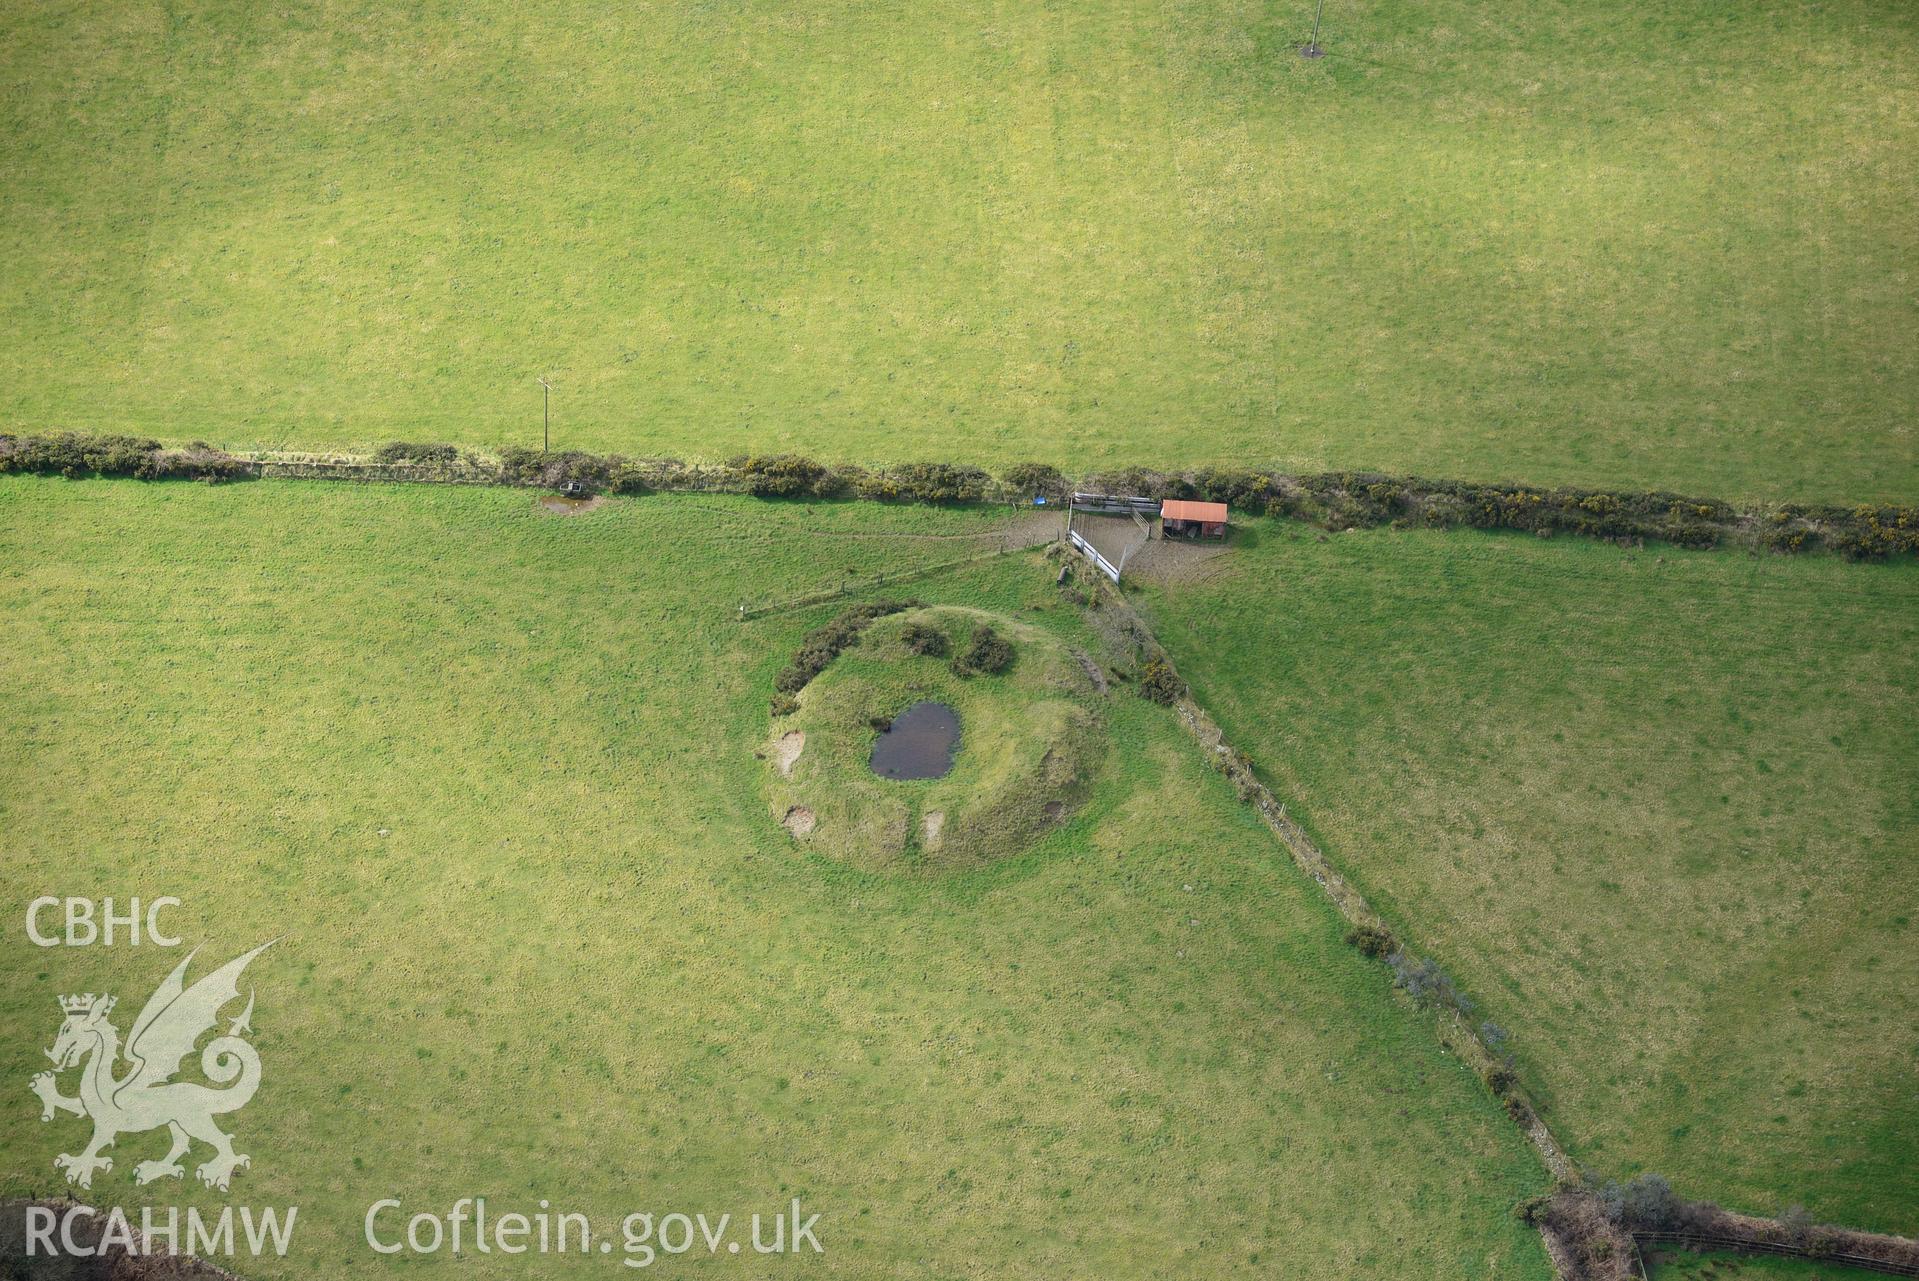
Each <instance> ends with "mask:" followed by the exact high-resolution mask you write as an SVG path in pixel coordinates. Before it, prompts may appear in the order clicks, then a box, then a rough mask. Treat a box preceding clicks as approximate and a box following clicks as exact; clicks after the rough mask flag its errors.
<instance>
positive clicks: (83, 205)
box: [0, 0, 1919, 500]
mask: <svg viewBox="0 0 1919 1281" xmlns="http://www.w3.org/2000/svg"><path fill="white" fill-rule="evenodd" d="M1310 10H1311V6H1310V4H1309V3H1308V0H1297V2H1296V3H1291V4H1282V5H1272V6H1260V5H1248V4H1244V3H1230V4H1228V3H1217V2H1209V3H1200V2H1198V0H1179V2H1176V3H1172V4H1147V3H1141V2H1139V0H1098V2H1097V3H1092V2H1089V0H1069V2H1067V3H1057V4H1047V5H1023V6H1022V5H1009V4H1003V3H978V2H968V3H957V4H946V5H937V6H924V5H920V6H898V5H885V6H875V5H871V4H849V3H829V4H819V5H810V6H807V7H805V8H804V9H795V8H793V7H792V6H787V5H769V4H749V3H727V4H685V3H673V4H661V5H648V6H624V7H620V8H618V9H608V8H606V7H605V6H600V5H588V4H579V3H571V2H569V0H536V2H535V3H516V4H502V3H479V4H473V3H466V4H458V5H455V4H446V3H439V4H427V5H412V6H402V7H394V6H386V5H370V4H364V3H360V4H354V3H332V4H313V3H294V4H290V5H278V6H258V5H253V6H243V5H233V4H224V3H205V2H204V0H184V2H183V3H177V4H171V5H160V4H156V3H150V2H140V3H126V2H123V0H116V2H114V3H101V2H99V0H78V2H76V3H69V4H59V5H45V4H29V3H22V2H19V0H14V2H12V3H9V4H7V5H6V7H5V12H4V18H3V19H0V21H3V22H4V26H5V31H6V39H5V40H4V41H0V138H4V139H5V143H6V145H5V146H4V147H0V188H4V190H5V191H6V193H7V195H6V200H5V201H4V203H3V204H0V326H4V329H5V331H6V334H7V341H6V342H5V343H4V344H0V426H5V427H9V428H16V429H17V428H31V429H43V428H46V427H50V426H67V427H76V428H78V427H87V428H103V429H104V428H111V429H131V430H137V431H141V432H145V433H149V434H153V435H157V436H160V437H162V438H165V439H168V440H175V441H183V440H188V439H191V438H195V437H199V438H205V439H207V440H210V441H213V442H215V443H224V444H230V445H249V446H250V445H259V446H269V447H272V446H288V445H290V446H294V447H318V446H333V445H344V444H352V443H369V442H374V441H379V440H384V439H387V438H390V437H396V436H398V437H406V438H411V439H427V438H441V439H447V440H454V441H459V442H462V443H466V444H470V445H474V446H479V447H497V446H500V445H502V444H505V443H509V442H517V443H523V444H524V443H533V442H537V441H538V439H539V431H540V419H539V414H540V399H539V390H538V387H537V386H536V383H535V379H536V378H537V377H538V376H540V375H543V374H545V375H551V376H552V378H553V380H554V382H555V385H556V392H555V400H554V412H555V416H556V421H557V424H558V426H557V428H556V431H557V439H558V440H559V442H561V443H563V444H566V445H571V446H576V447H582V448H593V449H600V450H624V451H627V452H665V453H672V454H679V455H691V456H709V457H710V456H718V455H725V454H728V453H731V452H736V451H741V450H747V449H752V450H758V451H767V450H772V449H780V448H793V449H800V450H804V451H809V452H812V453H815V454H818V455H821V456H824V457H828V458H831V459H842V460H852V461H892V460H900V459H916V458H941V459H952V460H955V461H974V462H984V463H994V462H1004V461H1010V460H1013V459H1017V458H1022V457H1033V458H1039V459H1042V460H1047V461H1052V462H1056V463H1059V464H1063V465H1066V466H1068V467H1072V468H1076V469H1079V468H1086V467H1089V466H1094V465H1101V464H1108V463H1121V462H1128V463H1145V464H1157V465H1162V466H1166V465H1173V464H1198V463H1208V462H1220V463H1243V464H1253V463H1261V464H1277V465H1282V466H1290V467H1295V468H1318V467H1323V466H1335V465H1336V466H1360V467H1374V468H1383V469H1393V470H1416V471H1420V472H1425V473H1429V474H1444V475H1460V476H1466V477H1470V478H1475V479H1489V478H1495V477H1515V478H1522V479H1528V480H1537V481H1542V482H1560V481H1587V482H1595V483H1597V482H1603V483H1608V484H1628V485H1638V486H1666V487H1675V488H1682V489H1687V490H1692V491H1700V492H1709V493H1715V494H1721V495H1724V496H1727V497H1733V498H1740V497H1751V496H1759V497H1767V496H1776V497H1793V498H1805V499H1868V498H1887V499H1901V500H1911V499H1912V498H1913V496H1914V494H1915V493H1919V440H1915V437H1914V435H1913V422H1914V420H1915V417H1919V347H1915V345H1914V344H1913V343H1912V342H1911V335H1912V334H1913V333H1914V332H1919V292H1916V291H1915V289H1914V287H1913V275H1912V266H1913V262H1914V258H1915V253H1916V252H1919V217H1915V214H1914V212H1913V211H1914V209H1915V207H1916V206H1919V185H1916V184H1915V181H1914V177H1913V175H1914V174H1915V173H1919V133H1916V131H1915V130H1916V126H1915V117H1914V115H1913V113H1912V112H1911V110H1910V109H1909V105H1908V104H1910V102H1911V101H1912V99H1913V96H1914V94H1915V93H1919V12H1916V11H1915V10H1914V8H1913V6H1911V5H1910V4H1906V3H1900V2H1899V0H1835V2H1833V3H1826V4H1821V5H1818V6H1816V7H1815V6H1807V5H1802V4H1788V3H1782V2H1776V0H1767V2H1765V3H1759V4H1751V5H1742V6H1725V5H1720V6H1702V5H1696V4H1692V5H1681V4H1650V5H1639V6H1634V7H1629V8H1623V9H1622V8H1621V7H1619V6H1616V5H1603V4H1598V3H1593V2H1592V0H1539V2H1528V3H1520V2H1519V0H1499V2H1497V3H1493V4H1484V3H1469V2H1468V0H1436V2H1435V3H1430V4H1422V5H1417V6H1405V5H1388V4H1381V3H1376V2H1375V0H1350V2H1341V3H1335V4H1333V5H1331V6H1329V7H1328V10H1327V15H1326V16H1327V28H1328V30H1327V35H1326V40H1327V42H1328V44H1329V45H1330V47H1331V49H1332V51H1333V56H1332V57H1329V58H1327V59H1325V60H1323V61H1320V62H1315V63H1309V62H1306V61H1303V60H1302V59H1300V58H1298V57H1297V56H1295V53H1294V47H1295V46H1296V45H1297V44H1298V43H1299V42H1300V41H1302V40H1303V39H1304V38H1305V34H1306V29H1307V24H1308V22H1309V18H1310Z"/></svg>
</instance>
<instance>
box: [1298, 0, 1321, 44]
mask: <svg viewBox="0 0 1919 1281" xmlns="http://www.w3.org/2000/svg"><path fill="white" fill-rule="evenodd" d="M1325 11H1326V0H1316V3H1315V4H1314V5H1313V38H1312V39H1310V40H1308V41H1307V42H1306V45H1305V47H1304V48H1302V49H1301V50H1300V51H1299V56H1300V57H1302V58H1323V57H1325V56H1326V51H1325V50H1324V49H1322V48H1320V47H1319V15H1320V14H1322V13H1324V12H1325Z"/></svg>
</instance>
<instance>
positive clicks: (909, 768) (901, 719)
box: [867, 703, 960, 778]
mask: <svg viewBox="0 0 1919 1281" xmlns="http://www.w3.org/2000/svg"><path fill="white" fill-rule="evenodd" d="M959 736H960V723H959V713H958V712H955V711H954V710H953V709H952V708H950V707H948V706H947V705H946V704H944V703H915V704H913V705H912V706H911V707H909V708H907V709H906V710H905V711H903V712H901V713H900V714H899V715H898V716H897V717H895V718H894V719H893V723H892V724H891V725H889V726H887V728H886V732H885V733H883V734H881V735H880V736H879V741H878V742H876V743H874V744H873V758H872V760H870V761H868V762H867V763H868V764H869V765H870V766H871V767H872V769H873V772H874V773H875V774H878V775H879V776H880V777H881V778H944V777H945V776H946V775H947V774H948V773H949V772H950V771H951V770H952V768H953V752H954V751H955V750H956V749H957V748H958V747H959Z"/></svg>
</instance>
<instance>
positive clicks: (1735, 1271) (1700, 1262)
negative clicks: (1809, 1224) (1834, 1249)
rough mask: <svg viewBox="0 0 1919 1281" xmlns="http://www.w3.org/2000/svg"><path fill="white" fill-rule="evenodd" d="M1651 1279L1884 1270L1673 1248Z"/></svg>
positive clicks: (1756, 1279)
mask: <svg viewBox="0 0 1919 1281" xmlns="http://www.w3.org/2000/svg"><path fill="white" fill-rule="evenodd" d="M1658 1259H1659V1261H1658V1263H1656V1264H1655V1265H1654V1266H1653V1268H1652V1270H1651V1276H1652V1281H1871V1278H1873V1277H1879V1276H1884V1275H1885V1273H1883V1272H1867V1271H1864V1270H1863V1269H1860V1268H1848V1267H1844V1266H1842V1265H1840V1264H1837V1263H1828V1262H1825V1261H1823V1260H1819V1259H1789V1258H1780V1257H1775V1256H1771V1255H1751V1254H1733V1253H1730V1252H1727V1251H1723V1250H1715V1251H1710V1252H1707V1253H1703V1254H1696V1253H1693V1252H1692V1251H1685V1250H1682V1251H1674V1252H1673V1253H1671V1254H1665V1255H1660V1256H1658Z"/></svg>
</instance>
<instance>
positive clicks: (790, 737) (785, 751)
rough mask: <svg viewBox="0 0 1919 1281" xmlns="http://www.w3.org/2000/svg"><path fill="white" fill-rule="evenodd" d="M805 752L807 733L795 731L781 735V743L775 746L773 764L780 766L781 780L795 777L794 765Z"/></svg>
mask: <svg viewBox="0 0 1919 1281" xmlns="http://www.w3.org/2000/svg"><path fill="white" fill-rule="evenodd" d="M805 750H806V731H804V730H797V729H794V730H788V731H787V732H786V733H784V734H782V735H780V741H779V742H777V743H775V744H774V745H773V763H774V764H776V765H778V766H779V769H780V777H781V778H791V777H793V764H794V762H795V761H798V760H799V759H800V753H801V752H803V751H805Z"/></svg>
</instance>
